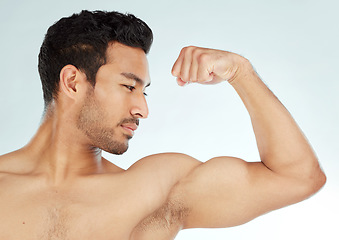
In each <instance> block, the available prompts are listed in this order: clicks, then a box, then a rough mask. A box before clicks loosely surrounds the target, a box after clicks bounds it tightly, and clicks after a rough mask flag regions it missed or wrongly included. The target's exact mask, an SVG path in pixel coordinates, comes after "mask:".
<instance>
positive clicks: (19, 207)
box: [0, 11, 326, 240]
mask: <svg viewBox="0 0 339 240" xmlns="http://www.w3.org/2000/svg"><path fill="white" fill-rule="evenodd" d="M151 42H152V32H151V30H150V29H149V28H148V26H147V25H146V24H145V23H144V22H142V21H141V20H139V19H137V18H135V17H134V16H132V15H123V14H119V13H116V12H111V13H105V12H94V13H92V12H87V11H84V12H82V13H81V14H76V15H73V16H72V17H69V18H63V19H62V20H60V21H59V22H57V23H56V24H54V25H53V26H52V27H51V28H50V29H49V30H48V32H47V35H46V37H45V40H44V42H43V44H42V47H41V51H40V54H39V73H40V76H41V80H42V85H43V91H44V100H45V113H44V118H43V121H42V124H41V126H40V128H39V129H38V131H37V133H36V135H35V136H34V137H33V138H32V140H31V141H30V142H29V143H28V144H27V145H26V146H25V147H23V148H22V149H20V150H17V151H15V152H12V153H9V154H6V155H3V156H1V157H0V189H1V191H0V213H1V214H0V223H1V224H0V239H6V240H17V239H20V240H22V239H25V240H26V239H27V240H28V239H32V240H33V239H34V240H36V239H60V240H61V239H62V240H65V239H71V240H74V239H82V240H84V239H91V240H92V239H96V240H109V239H110V240H151V239H155V240H169V239H173V238H174V237H175V236H176V234H177V233H178V231H179V230H181V229H187V228H196V227H198V228H204V227H208V228H211V227H217V228H224V227H231V226H236V225H239V224H243V223H246V222H248V221H250V220H251V219H253V218H255V217H257V216H259V215H261V214H263V213H266V212H268V211H271V210H274V209H277V208H281V207H284V206H286V205H289V204H293V203H296V202H299V201H302V200H304V199H305V198H307V197H309V196H311V195H312V194H314V193H315V192H317V191H318V190H319V189H320V188H321V187H322V186H323V185H324V183H325V181H326V177H325V175H324V173H323V172H322V170H321V168H320V167H319V163H318V161H317V157H316V156H315V154H314V152H313V151H312V149H311V147H310V145H309V144H308V142H307V140H306V138H305V137H304V135H303V134H302V132H301V131H300V129H299V128H298V126H297V125H296V123H295V122H294V120H293V119H292V117H291V116H290V114H289V113H288V111H287V110H286V109H285V108H284V106H283V105H282V104H281V103H280V102H279V101H278V99H277V98H276V97H275V96H274V95H273V93H272V92H271V91H270V90H269V89H268V88H267V87H266V86H265V84H264V83H263V82H262V81H261V80H260V78H259V77H258V75H257V74H256V72H255V71H254V70H253V68H252V66H251V64H250V63H249V61H248V60H247V59H245V58H243V57H241V56H239V55H237V54H234V53H231V52H226V51H220V50H213V49H204V48H198V47H186V48H183V49H182V51H181V52H180V55H179V57H178V59H177V61H176V62H175V64H174V66H173V69H172V74H173V75H174V76H175V77H177V82H178V84H179V85H185V84H187V83H189V82H195V83H202V84H216V83H220V84H226V83H227V81H228V82H229V83H230V85H232V87H233V88H234V89H235V90H236V92H237V93H238V94H239V96H240V97H241V99H242V101H243V102H244V104H245V106H246V108H247V110H248V112H249V114H250V117H251V120H252V123H253V129H254V132H255V136H256V140H257V144H258V149H259V152H260V157H261V162H255V163H254V162H246V161H244V160H241V159H238V158H234V157H218V158H213V159H211V160H209V161H207V162H205V163H202V162H200V161H198V160H196V159H194V158H192V157H190V156H187V155H183V154H179V153H164V154H157V155H152V156H148V157H145V158H143V159H141V160H139V161H137V162H136V163H135V164H134V165H132V166H131V167H130V168H129V169H128V170H123V169H121V168H119V167H117V166H115V165H113V164H112V163H110V162H109V161H107V160H106V159H104V158H103V157H102V156H101V151H102V150H105V151H108V152H110V153H113V154H122V153H124V152H125V151H126V150H127V147H128V140H129V139H130V138H131V137H132V136H133V134H134V131H135V130H136V129H137V126H138V123H139V119H141V118H147V115H148V108H147V103H146V100H145V96H144V94H145V88H146V87H147V86H148V85H149V83H150V79H149V73H148V66H147V59H146V54H147V52H148V51H149V48H150V45H151ZM224 82H225V83H224ZM206 101H208V99H206ZM211 104H213V103H211ZM218 104H220V103H218Z"/></svg>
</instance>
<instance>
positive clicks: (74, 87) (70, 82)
mask: <svg viewBox="0 0 339 240" xmlns="http://www.w3.org/2000/svg"><path fill="white" fill-rule="evenodd" d="M84 80H86V76H85V74H84V73H82V72H80V71H79V69H78V68H76V67H75V66H73V65H66V66H64V67H63V68H62V69H61V71H60V91H62V92H63V93H64V94H65V95H66V96H68V97H69V98H72V99H74V98H75V97H76V94H77V93H78V91H79V89H81V85H82V83H83V82H84Z"/></svg>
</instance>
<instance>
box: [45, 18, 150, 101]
mask: <svg viewBox="0 0 339 240" xmlns="http://www.w3.org/2000/svg"><path fill="white" fill-rule="evenodd" d="M152 40H153V35H152V31H151V29H150V28H149V27H148V26H147V24H146V23H145V22H143V21H142V20H140V19H138V18H136V17H135V16H133V15H131V14H121V13H118V12H103V11H95V12H89V11H82V12H81V13H80V14H73V15H72V16H71V17H67V18H62V19H60V20H59V21H58V22H56V23H55V24H54V25H52V26H51V27H50V28H49V29H48V31H47V34H46V36H45V39H44V42H43V43H42V46H41V49H40V53H39V74H40V78H41V82H42V88H43V92H44V101H45V107H48V105H49V104H50V103H51V101H52V100H53V98H57V96H58V89H59V77H60V71H61V69H62V68H63V67H64V66H65V65H68V64H71V65H73V66H75V67H76V68H78V69H79V70H80V71H82V72H83V73H85V74H86V77H87V80H88V81H89V82H90V83H91V84H92V85H93V86H94V85H95V83H96V80H95V78H96V73H97V71H98V69H99V68H100V67H101V66H102V65H104V64H105V63H106V61H107V59H106V58H107V56H106V50H107V48H108V46H109V43H111V42H119V43H122V44H124V45H127V46H130V47H137V48H141V49H142V50H143V51H144V52H145V53H146V54H147V53H148V51H149V50H150V47H151V44H152Z"/></svg>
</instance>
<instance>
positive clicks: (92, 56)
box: [39, 11, 152, 154]
mask: <svg viewBox="0 0 339 240" xmlns="http://www.w3.org/2000/svg"><path fill="white" fill-rule="evenodd" d="M151 43H152V32H151V30H150V28H149V27H148V26H147V25H146V24H145V23H144V22H143V21H141V20H140V19H137V18H136V17H134V16H133V15H130V14H128V15H124V14H121V13H117V12H101V11H96V12H88V11H82V12H81V13H80V14H74V15H73V16H71V17H69V18H63V19H61V20H60V21H58V22H57V23H55V24H54V25H53V26H51V27H50V28H49V29H48V32H47V34H46V37H45V40H44V42H43V44H42V46H41V51H40V54H39V73H40V77H41V81H42V86H43V91H44V100H45V107H46V108H48V107H49V106H50V105H51V103H52V102H55V103H56V104H57V106H58V109H59V111H58V115H60V113H61V114H62V115H63V116H64V118H63V119H64V120H63V122H66V123H67V125H68V130H70V131H72V132H74V134H73V135H71V136H73V138H74V137H75V138H76V139H74V140H76V141H80V142H81V143H82V144H85V145H89V146H90V147H96V148H100V149H103V150H105V151H108V152H111V153H114V154H122V153H124V152H125V151H126V150H127V148H128V140H129V139H130V138H131V137H132V136H133V134H134V130H135V129H136V128H137V126H138V123H139V121H138V119H139V118H146V117H147V115H148V108H147V103H146V100H145V96H144V95H145V92H144V91H145V88H146V87H147V86H148V85H149V73H148V63H147V59H146V54H147V53H148V51H149V49H150V46H151ZM53 109H54V108H53ZM60 109H61V110H60ZM79 130H80V131H79Z"/></svg>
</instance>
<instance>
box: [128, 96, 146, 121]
mask: <svg viewBox="0 0 339 240" xmlns="http://www.w3.org/2000/svg"><path fill="white" fill-rule="evenodd" d="M131 114H132V115H133V116H134V117H136V118H147V117H148V106H147V101H146V98H145V96H144V95H142V96H141V97H138V98H136V99H135V100H134V104H133V106H132V109H131Z"/></svg>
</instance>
